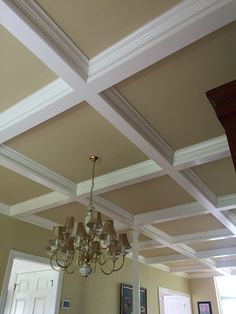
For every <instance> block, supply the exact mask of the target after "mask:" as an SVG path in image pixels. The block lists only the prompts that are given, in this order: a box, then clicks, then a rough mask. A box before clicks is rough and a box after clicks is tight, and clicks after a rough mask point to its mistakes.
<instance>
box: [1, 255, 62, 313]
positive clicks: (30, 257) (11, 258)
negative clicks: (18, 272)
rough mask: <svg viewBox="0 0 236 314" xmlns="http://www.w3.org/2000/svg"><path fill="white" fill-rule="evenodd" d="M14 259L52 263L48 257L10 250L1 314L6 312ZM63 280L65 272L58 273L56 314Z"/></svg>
mask: <svg viewBox="0 0 236 314" xmlns="http://www.w3.org/2000/svg"><path fill="white" fill-rule="evenodd" d="M14 259H21V260H27V261H30V262H36V263H40V264H46V265H50V262H49V260H48V258H45V257H41V256H36V255H32V254H28V253H23V252H20V251H15V250H10V254H9V258H8V263H7V267H6V271H5V276H4V280H3V286H2V291H1V296H0V314H3V313H4V308H5V304H6V300H7V289H8V283H9V280H10V276H11V270H12V266H13V262H14ZM62 282H63V272H59V273H58V283H57V296H56V305H55V314H56V313H59V311H60V301H61V291H62Z"/></svg>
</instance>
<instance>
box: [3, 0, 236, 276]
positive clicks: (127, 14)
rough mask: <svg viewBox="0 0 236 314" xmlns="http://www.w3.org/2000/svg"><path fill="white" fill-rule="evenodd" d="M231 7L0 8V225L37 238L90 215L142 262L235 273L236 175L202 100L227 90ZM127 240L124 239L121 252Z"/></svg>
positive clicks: (61, 4)
mask: <svg viewBox="0 0 236 314" xmlns="http://www.w3.org/2000/svg"><path fill="white" fill-rule="evenodd" d="M235 18H236V3H235V1H234V0H210V1H209V0H199V1H194V0H184V1H177V0H168V1H161V0H158V1H149V3H148V5H147V4H146V3H145V2H143V1H129V3H127V2H122V1H121V2H115V1H113V0H112V1H107V0H103V1H99V3H98V2H96V1H90V2H89V3H88V1H83V0H79V1H70V3H69V4H68V1H65V0H60V1H56V2H54V1H45V0H39V1H37V2H36V1H28V0H21V1H15V0H8V1H6V0H0V21H1V26H0V27H1V28H0V37H1V43H2V45H1V48H0V57H1V58H0V68H1V71H0V83H1V84H0V86H1V87H0V91H1V93H0V94H1V104H0V110H1V114H0V142H1V144H0V165H1V168H0V174H1V178H2V180H1V193H0V202H1V203H0V212H1V213H2V214H5V215H10V216H12V217H14V218H16V219H22V220H25V221H27V222H29V223H32V224H36V225H38V226H41V227H43V228H49V229H50V228H52V226H53V225H54V224H61V223H63V221H64V219H65V218H66V217H67V216H71V215H73V216H75V217H76V219H78V220H83V219H84V215H85V211H86V205H87V204H88V193H89V190H90V180H89V179H90V172H91V167H90V165H89V162H88V158H89V156H90V155H91V154H97V155H99V156H100V157H101V162H100V163H99V164H98V165H97V169H96V179H95V199H94V200H95V206H96V208H97V210H99V211H101V213H102V214H103V216H104V219H107V217H109V218H112V219H114V220H115V223H116V227H117V229H118V230H120V231H121V230H129V231H130V238H131V239H132V237H131V233H132V229H135V230H138V233H139V237H138V239H139V242H138V250H139V255H140V260H141V261H142V262H144V263H146V264H149V265H152V266H155V267H159V268H161V269H164V270H166V271H169V272H174V273H177V274H180V275H184V276H186V277H189V278H195V277H202V276H213V275H215V274H218V275H219V274H223V275H227V274H229V273H230V274H234V273H235V270H236V240H235V237H236V174H235V171H234V168H233V165H232V161H231V156H230V152H229V147H228V143H227V140H226V136H225V133H224V129H223V128H222V126H221V124H220V123H219V121H218V119H217V117H216V116H215V113H214V111H213V109H212V107H211V105H210V103H209V102H208V100H207V98H206V96H205V93H206V91H207V90H209V89H212V88H214V87H217V86H219V85H222V84H224V83H226V82H229V81H232V80H234V79H235V74H236V60H235V55H236V41H235V35H236V22H234V21H235ZM131 241H132V240H131Z"/></svg>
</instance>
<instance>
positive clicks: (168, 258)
mask: <svg viewBox="0 0 236 314" xmlns="http://www.w3.org/2000/svg"><path fill="white" fill-rule="evenodd" d="M186 260H188V258H187V257H186V256H185V255H183V254H173V255H162V256H153V257H146V263H147V264H158V263H168V262H175V261H186Z"/></svg>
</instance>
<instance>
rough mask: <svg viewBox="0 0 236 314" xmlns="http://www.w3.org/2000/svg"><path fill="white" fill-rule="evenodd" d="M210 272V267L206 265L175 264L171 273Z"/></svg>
mask: <svg viewBox="0 0 236 314" xmlns="http://www.w3.org/2000/svg"><path fill="white" fill-rule="evenodd" d="M185 271H186V272H188V271H189V272H202V271H203V272H204V271H207V272H209V269H208V268H206V267H204V265H186V266H174V267H170V272H171V273H180V272H185Z"/></svg>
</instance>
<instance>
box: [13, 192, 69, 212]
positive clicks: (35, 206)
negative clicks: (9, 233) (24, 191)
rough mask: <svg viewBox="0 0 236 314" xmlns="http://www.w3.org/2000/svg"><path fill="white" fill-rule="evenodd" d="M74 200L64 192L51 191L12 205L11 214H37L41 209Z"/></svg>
mask: <svg viewBox="0 0 236 314" xmlns="http://www.w3.org/2000/svg"><path fill="white" fill-rule="evenodd" d="M72 201H73V200H72V198H69V197H68V196H66V195H64V194H61V193H58V192H51V193H47V194H44V195H41V196H38V197H35V198H32V199H30V200H27V201H24V202H21V203H18V204H15V205H12V206H11V209H10V215H11V216H16V217H25V216H26V215H30V214H31V215H32V214H36V213H38V212H40V211H44V210H47V209H52V208H54V207H58V206H62V205H65V204H68V203H71V202H72Z"/></svg>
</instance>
